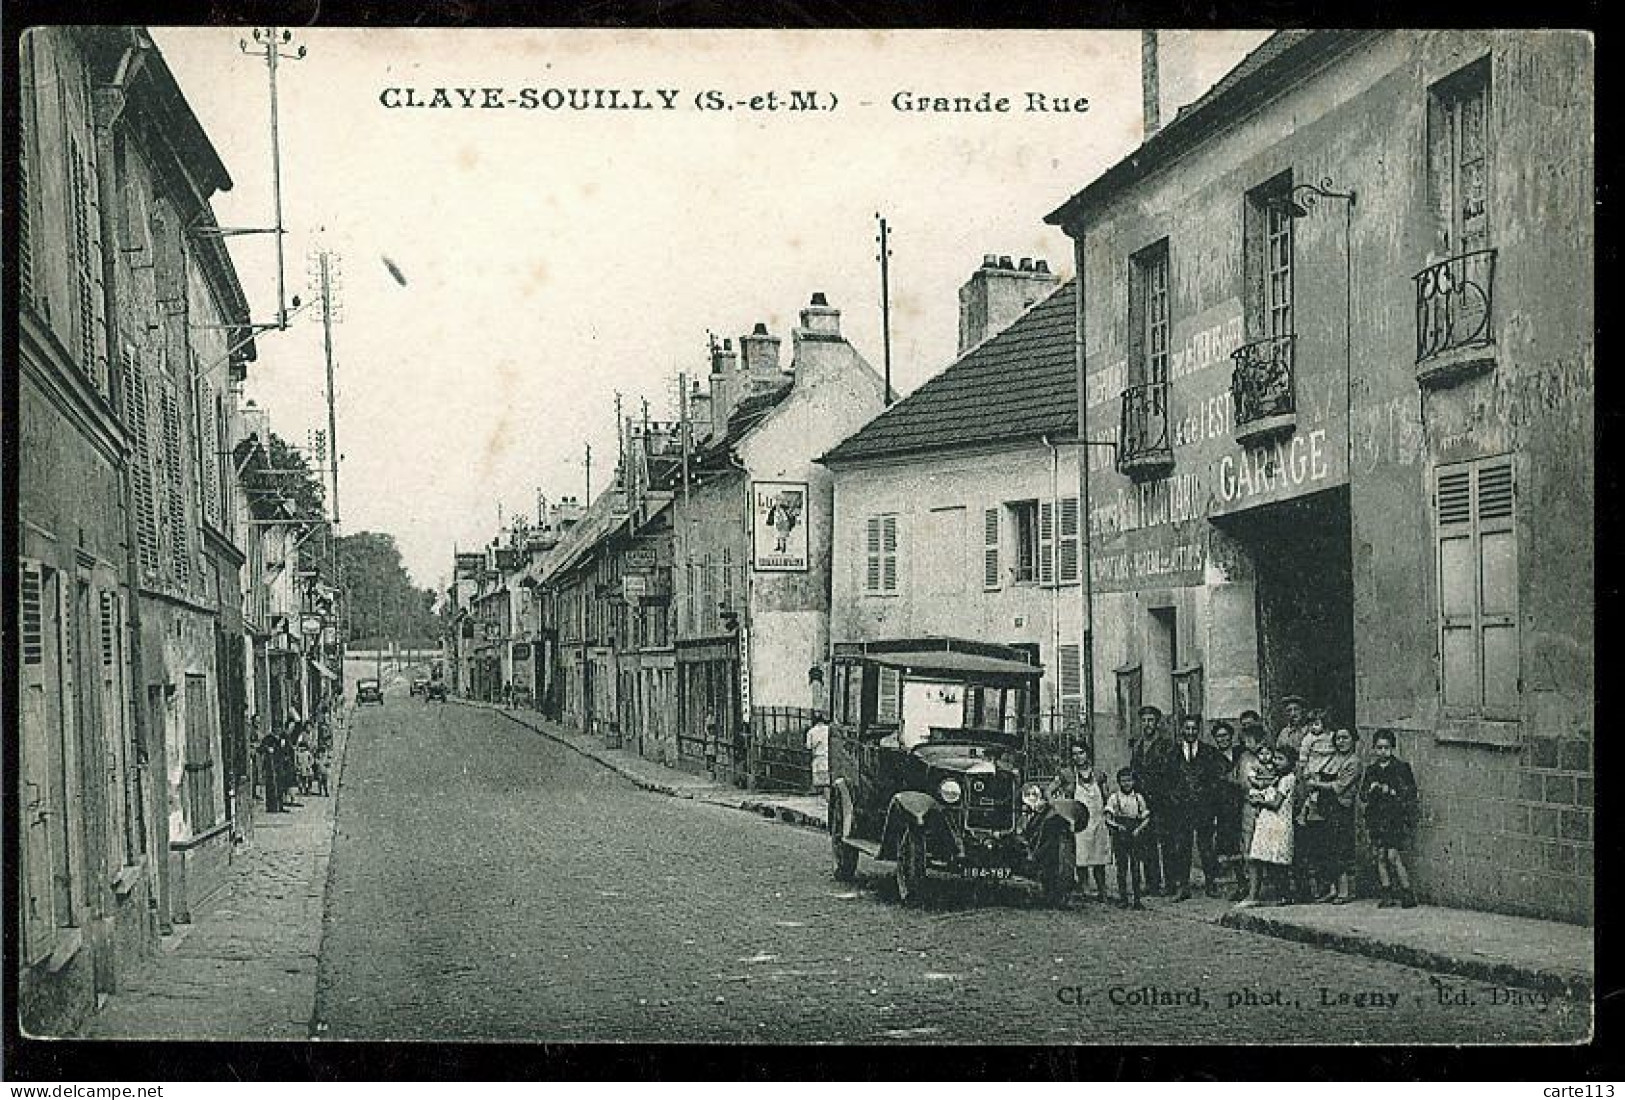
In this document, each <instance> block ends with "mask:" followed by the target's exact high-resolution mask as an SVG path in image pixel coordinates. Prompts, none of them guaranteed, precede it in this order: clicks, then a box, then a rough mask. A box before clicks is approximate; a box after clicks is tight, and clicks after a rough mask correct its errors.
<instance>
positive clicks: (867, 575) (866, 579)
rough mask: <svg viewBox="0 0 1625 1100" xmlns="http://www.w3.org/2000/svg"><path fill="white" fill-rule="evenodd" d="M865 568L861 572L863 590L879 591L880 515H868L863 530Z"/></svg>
mask: <svg viewBox="0 0 1625 1100" xmlns="http://www.w3.org/2000/svg"><path fill="white" fill-rule="evenodd" d="M864 547H865V551H866V552H865V568H864V574H863V590H864V591H865V592H879V591H880V581H881V577H880V572H881V569H880V547H881V533H880V517H879V516H870V517H869V519H868V522H867V524H866V529H865V532H864Z"/></svg>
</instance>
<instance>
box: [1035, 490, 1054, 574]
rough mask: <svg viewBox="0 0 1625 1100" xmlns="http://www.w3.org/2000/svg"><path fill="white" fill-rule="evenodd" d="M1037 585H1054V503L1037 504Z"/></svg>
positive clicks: (1042, 501)
mask: <svg viewBox="0 0 1625 1100" xmlns="http://www.w3.org/2000/svg"><path fill="white" fill-rule="evenodd" d="M1038 583H1039V584H1041V585H1044V586H1046V587H1049V586H1052V585H1054V584H1055V502H1054V501H1052V500H1041V501H1039V502H1038Z"/></svg>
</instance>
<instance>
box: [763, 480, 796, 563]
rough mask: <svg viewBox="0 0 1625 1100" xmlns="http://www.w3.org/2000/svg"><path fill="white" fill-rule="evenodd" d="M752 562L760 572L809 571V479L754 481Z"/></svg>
mask: <svg viewBox="0 0 1625 1100" xmlns="http://www.w3.org/2000/svg"><path fill="white" fill-rule="evenodd" d="M750 499H751V509H750V511H751V523H750V526H751V562H752V568H753V569H755V570H756V572H758V573H805V572H806V571H807V568H808V552H807V483H806V482H805V481H756V482H752V483H751V488H750Z"/></svg>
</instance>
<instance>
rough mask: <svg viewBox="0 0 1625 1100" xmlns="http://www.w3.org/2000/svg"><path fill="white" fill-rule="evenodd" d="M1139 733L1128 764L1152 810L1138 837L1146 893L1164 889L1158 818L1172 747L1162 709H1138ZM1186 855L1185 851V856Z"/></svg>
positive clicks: (1151, 707)
mask: <svg viewBox="0 0 1625 1100" xmlns="http://www.w3.org/2000/svg"><path fill="white" fill-rule="evenodd" d="M1139 717H1140V730H1139V736H1138V737H1137V738H1134V739H1133V740H1131V741H1130V742H1129V767H1131V768H1133V769H1134V774H1135V777H1136V778H1137V779H1138V780H1139V787H1140V793H1141V794H1142V795H1144V796H1145V802H1146V805H1147V807H1149V808H1150V810H1151V822H1150V824H1149V825H1148V826H1147V827H1146V831H1145V835H1144V836H1143V837H1141V838H1140V845H1141V848H1140V852H1141V855H1142V856H1143V857H1144V860H1145V892H1146V894H1147V895H1156V894H1161V893H1162V892H1163V878H1164V876H1163V871H1162V864H1163V861H1164V858H1165V857H1166V853H1165V852H1164V850H1163V844H1164V840H1163V838H1164V836H1165V835H1166V834H1165V831H1164V829H1163V828H1162V825H1161V823H1160V819H1161V817H1162V810H1161V808H1160V807H1161V806H1162V802H1163V799H1164V795H1165V792H1166V787H1167V776H1166V775H1165V774H1164V773H1165V772H1166V770H1167V765H1168V760H1169V753H1170V752H1171V751H1172V749H1173V746H1172V744H1170V742H1169V741H1168V739H1167V738H1166V737H1164V736H1163V735H1162V711H1161V710H1159V709H1157V708H1156V707H1154V706H1151V705H1150V704H1149V703H1148V704H1146V705H1145V706H1143V707H1141V708H1140V715H1139ZM1186 858H1189V855H1188V853H1187V857H1186Z"/></svg>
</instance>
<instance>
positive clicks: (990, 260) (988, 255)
mask: <svg viewBox="0 0 1625 1100" xmlns="http://www.w3.org/2000/svg"><path fill="white" fill-rule="evenodd" d="M982 266H983V267H998V266H999V257H998V256H996V255H995V254H993V253H992V252H984V253H983V254H982Z"/></svg>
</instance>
